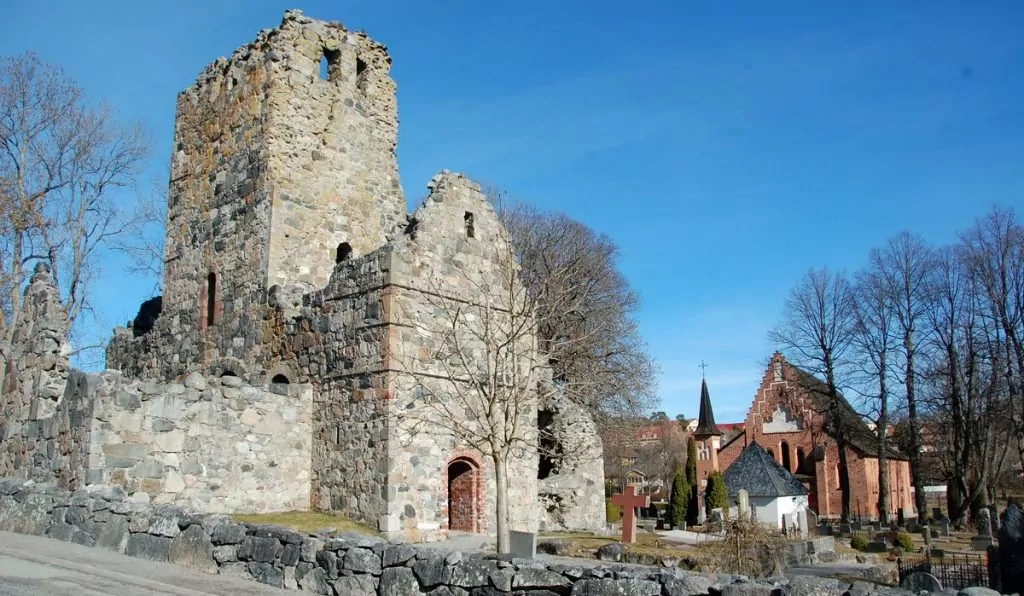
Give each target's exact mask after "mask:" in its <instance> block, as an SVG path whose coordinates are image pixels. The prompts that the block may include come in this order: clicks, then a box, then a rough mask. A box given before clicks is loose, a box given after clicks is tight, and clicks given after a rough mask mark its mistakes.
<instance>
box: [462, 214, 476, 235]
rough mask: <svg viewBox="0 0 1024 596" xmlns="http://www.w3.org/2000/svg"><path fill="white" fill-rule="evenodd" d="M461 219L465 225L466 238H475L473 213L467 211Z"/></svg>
mask: <svg viewBox="0 0 1024 596" xmlns="http://www.w3.org/2000/svg"><path fill="white" fill-rule="evenodd" d="M462 219H463V221H464V222H465V224H466V238H475V237H476V229H475V228H474V227H473V212H472V211H467V212H466V214H465V215H464V216H463V218H462Z"/></svg>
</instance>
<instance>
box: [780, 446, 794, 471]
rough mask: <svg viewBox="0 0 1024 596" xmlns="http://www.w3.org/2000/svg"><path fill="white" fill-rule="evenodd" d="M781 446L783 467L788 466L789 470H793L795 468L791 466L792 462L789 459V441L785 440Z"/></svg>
mask: <svg viewBox="0 0 1024 596" xmlns="http://www.w3.org/2000/svg"><path fill="white" fill-rule="evenodd" d="M779 448H780V449H781V450H782V467H783V468H786V470H787V471H789V472H792V471H793V468H792V467H790V464H791V463H792V462H791V461H790V459H789V443H787V442H786V441H783V442H782V445H781V446H780V447H779Z"/></svg>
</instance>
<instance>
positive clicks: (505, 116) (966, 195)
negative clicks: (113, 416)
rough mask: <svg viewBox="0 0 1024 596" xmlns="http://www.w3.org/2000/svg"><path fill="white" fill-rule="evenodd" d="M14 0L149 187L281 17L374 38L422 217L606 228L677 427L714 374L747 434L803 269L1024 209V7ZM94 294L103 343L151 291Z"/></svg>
mask: <svg viewBox="0 0 1024 596" xmlns="http://www.w3.org/2000/svg"><path fill="white" fill-rule="evenodd" d="M7 4H8V6H5V11H4V12H5V17H6V19H7V21H8V23H10V24H11V25H12V26H8V27H6V28H5V32H4V36H2V37H0V54H5V55H9V54H17V53H21V52H23V51H25V50H28V49H33V50H35V51H37V52H38V53H39V54H40V55H41V56H42V57H43V58H44V59H46V60H49V61H53V62H57V63H60V64H61V65H63V66H64V67H65V68H66V70H67V72H68V73H69V74H70V75H71V76H72V77H74V78H75V79H76V80H77V81H78V82H79V83H80V84H81V85H82V86H83V87H84V88H85V89H86V91H87V93H88V94H89V96H90V97H91V98H93V99H100V98H102V99H105V100H107V101H108V102H109V103H111V104H112V105H113V106H115V107H116V108H117V110H118V111H119V114H120V115H121V116H122V117H123V118H126V119H138V120H140V121H142V122H143V123H144V125H145V126H146V127H147V129H148V130H149V131H150V133H151V135H152V137H153V140H154V151H153V156H152V162H151V164H150V167H149V171H148V174H149V175H151V176H157V175H159V172H161V171H166V168H167V165H166V164H167V163H168V160H169V154H170V147H171V140H172V131H173V116H174V104H175V96H176V94H177V93H178V91H180V90H182V89H184V88H185V87H187V86H188V85H190V84H191V83H192V81H193V80H194V79H195V77H196V75H197V74H198V73H199V72H200V71H201V70H202V69H203V67H204V66H205V65H206V64H208V63H209V62H211V61H213V60H214V59H215V58H217V57H218V56H226V55H230V53H231V52H232V51H233V50H234V49H235V48H237V47H238V46H240V45H243V44H244V43H246V42H248V41H249V40H250V39H252V38H253V37H254V36H255V35H256V33H257V31H259V30H260V29H262V28H267V27H273V26H276V25H277V24H278V23H279V22H280V19H281V16H282V14H283V12H284V10H285V9H286V8H290V7H297V8H301V9H302V10H303V11H304V12H305V13H306V14H307V15H310V16H313V17H317V18H323V19H328V20H338V21H341V22H343V23H345V24H346V25H348V26H349V27H350V28H355V29H363V30H366V31H367V32H369V33H370V35H371V36H373V37H374V38H376V39H378V40H380V41H382V42H384V43H385V44H387V45H388V47H389V49H390V51H391V54H392V57H393V58H394V70H393V75H394V77H395V79H396V80H397V82H398V89H399V91H398V93H399V110H400V116H401V132H400V143H399V159H400V167H401V174H402V182H403V185H404V187H405V192H406V197H407V199H408V201H409V202H410V204H411V205H412V204H415V203H416V202H417V201H418V200H419V199H421V198H422V197H423V195H424V194H425V185H426V182H427V180H429V178H430V177H431V176H432V175H433V173H434V172H436V171H437V170H439V169H442V168H448V169H451V170H456V171H462V172H465V173H467V174H469V175H471V176H473V177H475V178H476V179H478V180H480V181H482V182H485V183H489V184H496V185H499V186H501V187H504V188H506V189H507V190H508V191H509V192H510V194H511V195H512V196H514V197H516V198H518V199H522V200H528V201H531V202H533V203H536V204H538V205H541V206H543V207H546V208H551V209H559V210H563V211H565V212H567V213H569V214H570V215H572V216H573V217H575V218H577V219H580V220H582V221H584V222H586V223H587V224H588V225H590V226H591V227H593V228H594V229H596V230H599V231H601V232H604V233H607V234H608V235H610V236H611V237H612V238H613V239H614V240H615V241H616V242H617V243H618V244H619V245H620V246H621V248H622V259H621V266H622V269H623V270H624V272H625V273H626V275H627V276H628V278H629V279H630V281H631V282H632V284H633V285H634V287H635V288H636V289H637V290H639V291H640V292H641V294H642V296H643V308H642V311H641V312H640V314H639V318H640V322H641V325H642V331H643V334H644V337H645V338H646V340H647V341H648V342H649V344H650V347H651V350H652V352H653V353H654V355H655V356H656V358H657V360H658V361H659V363H660V365H661V367H662V371H663V374H662V377H661V396H662V398H663V402H664V403H663V408H664V409H665V410H666V411H668V412H669V413H670V414H672V415H675V414H677V413H683V414H686V415H688V416H695V415H696V409H697V398H698V395H699V388H700V369H699V368H698V367H697V364H698V363H699V362H700V361H701V360H702V359H704V360H707V361H708V362H709V363H710V366H709V367H708V369H707V375H708V382H709V387H710V389H711V394H712V398H713V400H714V402H715V407H716V414H717V417H718V419H719V420H720V421H733V420H740V419H742V418H743V417H744V416H745V413H746V410H747V408H748V407H749V404H750V402H751V400H752V398H753V393H754V391H755V389H756V387H757V385H758V382H759V380H760V377H761V373H762V369H761V363H762V362H764V360H765V358H766V356H768V355H769V354H770V353H771V352H772V346H770V345H769V344H768V343H767V341H766V338H765V333H766V331H767V329H768V328H769V327H771V325H772V324H773V323H774V322H775V321H776V320H777V319H778V317H779V314H780V310H781V307H782V302H783V300H784V298H785V295H786V293H787V292H788V290H789V288H790V287H791V285H792V284H793V283H794V282H795V281H796V280H797V279H798V278H799V277H800V275H802V274H803V273H804V272H805V271H806V270H807V269H808V268H810V267H812V266H819V265H822V264H829V265H830V266H834V267H838V268H844V267H845V268H850V269H853V268H856V267H858V266H860V265H861V264H862V263H863V262H864V260H865V258H866V254H867V251H868V249H869V248H870V247H872V246H874V245H877V244H879V243H881V242H882V241H883V240H884V239H885V238H886V237H888V236H889V235H891V234H894V233H896V232H898V231H900V230H902V229H911V230H914V231H917V232H919V233H921V234H923V235H924V236H925V237H926V238H927V239H929V240H932V241H934V242H947V241H950V240H952V239H953V238H954V237H955V234H956V232H957V230H959V229H962V228H963V227H964V226H966V225H968V224H969V223H970V222H971V221H972V220H973V219H974V218H975V217H976V216H978V215H979V214H981V213H983V212H985V211H986V210H987V209H988V208H989V207H990V206H991V205H993V204H1000V205H1009V206H1017V207H1018V209H1020V208H1021V207H1024V164H1022V163H1021V162H1022V160H1024V36H1021V35H1020V30H1021V27H1022V26H1024V4H1022V3H1020V2H1013V1H1008V2H986V3H972V4H974V5H973V6H970V5H969V3H963V2H911V1H905V2H862V3H856V6H855V7H854V5H852V4H849V3H822V2H806V3H798V2H792V3H753V2H751V3H704V4H694V3H682V2H665V3H646V2H631V3H628V4H623V3H603V2H595V1H590V2H510V3H482V2H468V1H467V2H444V1H438V2H426V1H417V2H409V3H397V2H341V1H334V2H327V1H310V2H306V3H305V4H304V5H297V4H295V3H294V0H292V1H290V2H286V3H280V2H270V1H257V0H251V1H247V2H219V1H216V0H205V1H203V2H196V1H193V0H178V1H175V2H161V3H158V2H137V1H136V2H115V1H109V2H100V1H96V2H82V1H80V0H73V1H70V0H69V1H56V0H34V1H32V2H22V1H20V0H14V2H13V3H11V2H9V3H7ZM724 4H728V5H729V6H724ZM741 5H743V8H742V9H741V8H738V7H739V6H741ZM101 284H103V285H104V287H103V289H102V290H101V291H100V292H98V293H97V303H98V305H99V306H101V310H100V315H101V317H102V318H103V319H102V321H101V325H102V327H103V328H104V329H109V328H110V327H112V326H113V325H115V324H117V323H118V322H120V323H122V324H123V321H125V320H127V319H128V318H130V317H131V316H132V315H133V314H134V312H135V310H136V309H137V306H138V303H139V302H140V301H141V300H142V299H144V298H145V297H146V295H147V292H148V290H149V289H150V288H151V287H152V280H146V279H126V278H125V275H124V274H123V271H122V270H121V268H120V264H119V263H117V262H115V261H111V262H110V263H109V264H108V265H107V266H106V268H105V271H104V279H103V280H101Z"/></svg>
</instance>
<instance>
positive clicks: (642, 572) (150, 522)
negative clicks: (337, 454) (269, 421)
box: [0, 479, 912, 596]
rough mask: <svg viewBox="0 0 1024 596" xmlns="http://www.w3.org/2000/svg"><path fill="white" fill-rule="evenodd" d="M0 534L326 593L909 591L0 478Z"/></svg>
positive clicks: (899, 594) (900, 594)
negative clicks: (409, 535) (288, 517)
mask: <svg viewBox="0 0 1024 596" xmlns="http://www.w3.org/2000/svg"><path fill="white" fill-rule="evenodd" d="M0 530H2V531H9V532H18V533H22V534H30V535H35V536H46V537H48V538H51V539H54V540H61V541H64V542H72V543H75V544H80V545H83V546H88V547H96V548H103V549H107V550H110V551H113V552H118V553H123V554H125V555H128V556H131V557H136V558H140V559H148V560H152V561H159V562H169V563H172V564H175V565H179V566H182V567H186V568H189V569H192V570H195V571H198V572H201V573H208V574H221V575H230V576H234V577H241V578H244V579H249V580H254V581H258V582H261V583H264V584H267V585H270V586H274V587H278V588H284V589H288V590H302V591H303V592H310V593H313V594H325V595H329V596H370V595H374V596H376V595H380V596H399V595H405V594H438V595H442V594H444V595H448V594H450V595H452V596H469V595H470V594H493V595H498V594H509V595H510V596H511V595H518V596H525V595H529V594H574V595H576V594H578V595H594V596H601V595H605V594H607V595H614V594H618V595H630V596H704V595H712V594H713V595H715V596H751V595H762V594H765V595H767V594H784V593H785V594H790V593H791V594H843V593H847V592H849V593H854V592H855V593H857V594H863V595H864V596H869V595H871V594H879V595H887V596H910V594H912V593H911V592H908V591H905V590H900V589H898V588H891V587H888V586H878V585H875V584H871V583H867V582H863V581H858V582H856V583H854V584H853V585H850V584H849V583H848V582H841V581H840V580H837V579H831V578H817V577H806V576H794V577H792V578H789V579H787V578H781V577H777V578H771V579H769V580H761V581H752V580H751V579H749V578H747V577H745V576H738V575H730V574H725V573H719V574H710V573H695V572H688V571H683V570H681V569H679V568H659V567H642V566H637V565H620V564H597V563H596V562H594V561H583V560H579V561H578V562H573V563H565V562H564V561H565V559H563V560H562V561H559V562H557V563H556V562H552V561H550V560H543V559H516V558H511V559H510V558H501V557H496V556H495V555H492V554H483V553H465V554H464V553H460V552H453V553H446V552H440V551H436V550H431V549H426V548H422V547H415V546H410V545H407V544H393V543H388V542H385V541H384V540H382V539H380V538H376V537H371V536H361V535H358V534H351V533H349V534H342V535H340V536H336V535H333V534H302V533H299V532H295V531H292V530H288V529H285V528H280V527H276V526H257V525H252V524H244V523H239V522H236V521H234V520H232V519H231V518H230V517H227V516H224V515H204V514H199V513H197V512H195V511H191V510H187V509H182V508H179V507H175V506H173V505H165V506H157V507H154V506H152V505H146V504H139V503H132V502H130V501H128V500H126V499H125V495H124V492H123V491H121V490H120V488H118V487H109V486H94V487H92V489H91V490H88V491H86V490H79V491H75V492H73V493H72V492H68V491H65V490H61V489H59V488H56V487H53V486H48V485H35V486H25V485H24V484H23V483H22V482H21V481H19V480H15V479H0Z"/></svg>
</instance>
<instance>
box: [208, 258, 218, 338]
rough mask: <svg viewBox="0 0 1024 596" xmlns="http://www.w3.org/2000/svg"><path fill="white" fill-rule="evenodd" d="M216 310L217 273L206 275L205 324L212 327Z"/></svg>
mask: <svg viewBox="0 0 1024 596" xmlns="http://www.w3.org/2000/svg"><path fill="white" fill-rule="evenodd" d="M216 310H217V274H216V273H213V272H212V271H211V272H210V274H209V275H207V276H206V326H207V327H212V326H213V321H214V316H215V315H216Z"/></svg>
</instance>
